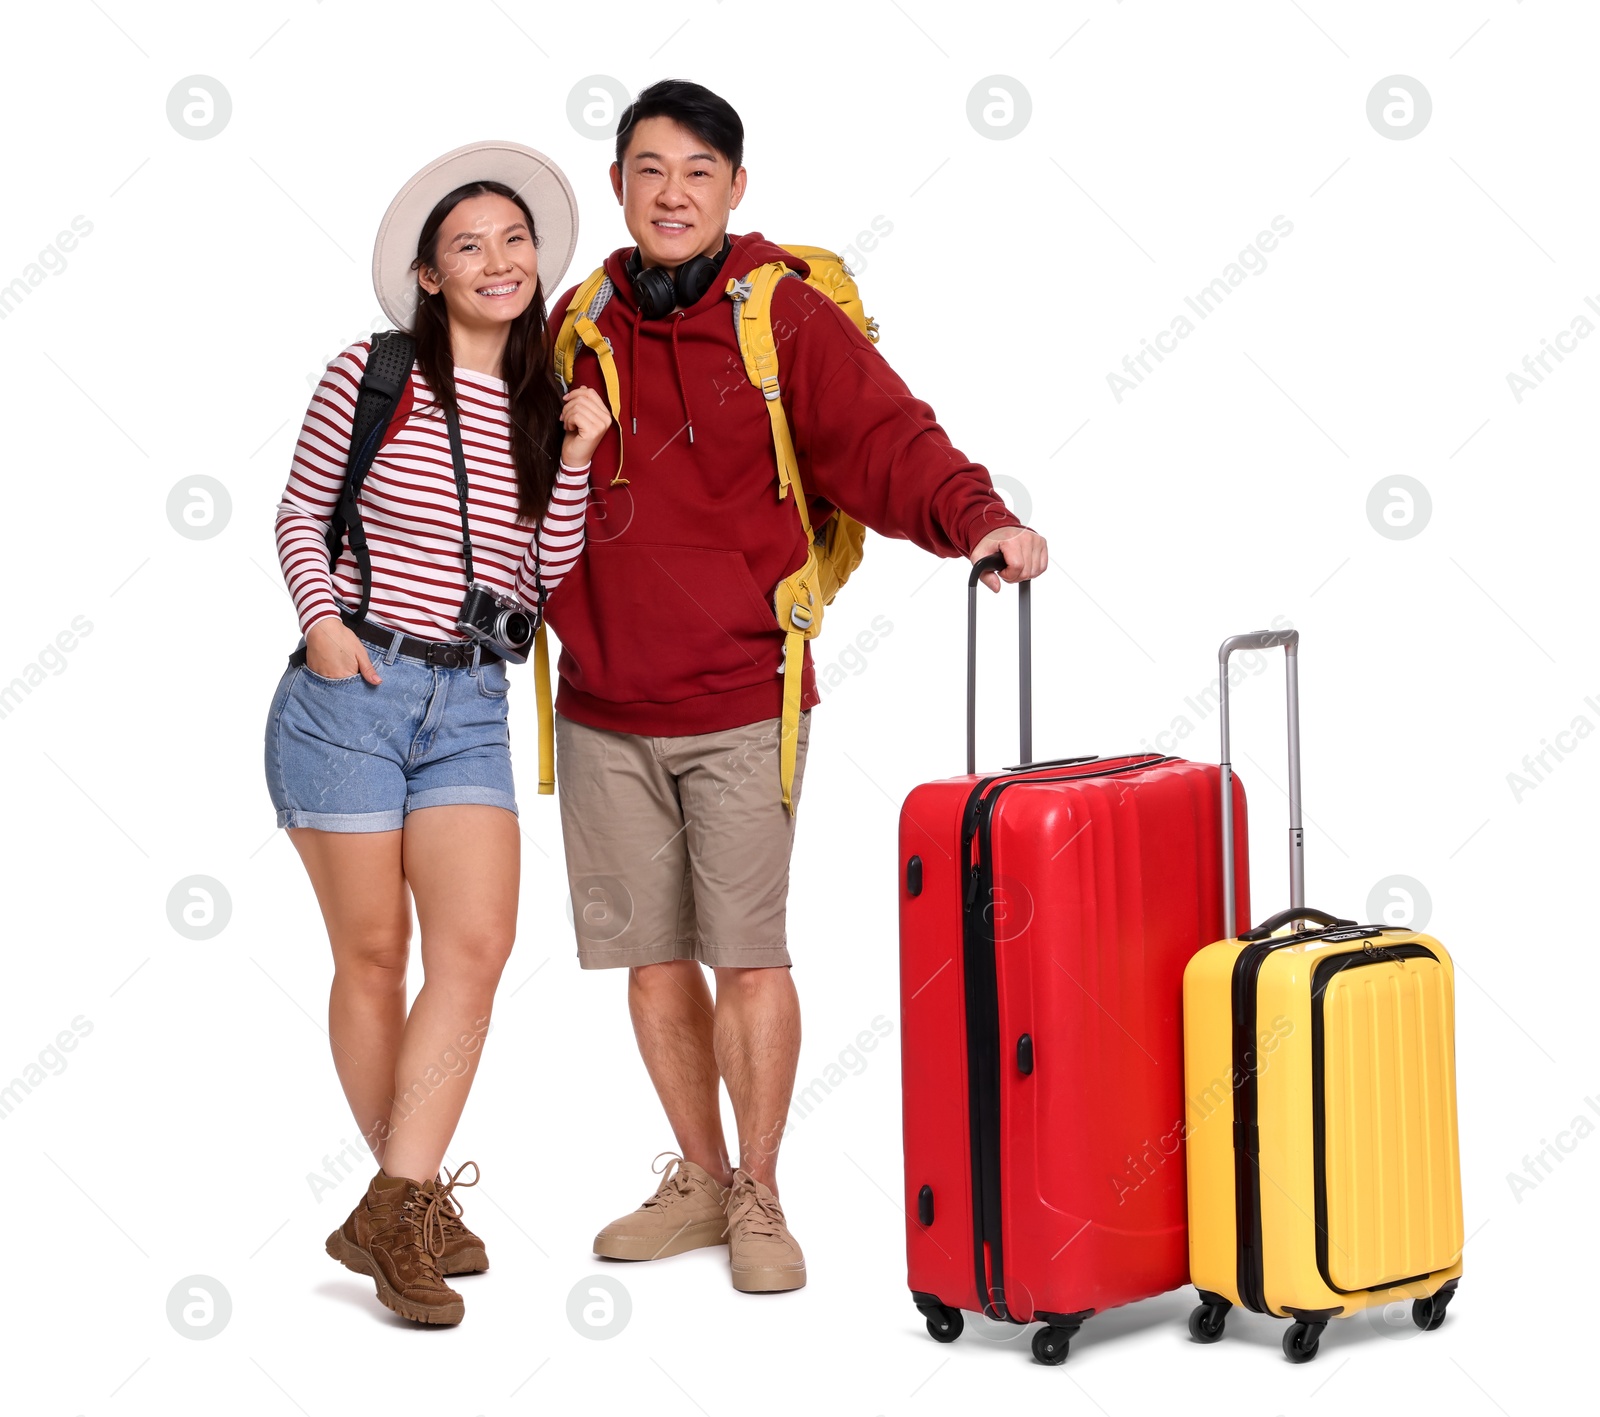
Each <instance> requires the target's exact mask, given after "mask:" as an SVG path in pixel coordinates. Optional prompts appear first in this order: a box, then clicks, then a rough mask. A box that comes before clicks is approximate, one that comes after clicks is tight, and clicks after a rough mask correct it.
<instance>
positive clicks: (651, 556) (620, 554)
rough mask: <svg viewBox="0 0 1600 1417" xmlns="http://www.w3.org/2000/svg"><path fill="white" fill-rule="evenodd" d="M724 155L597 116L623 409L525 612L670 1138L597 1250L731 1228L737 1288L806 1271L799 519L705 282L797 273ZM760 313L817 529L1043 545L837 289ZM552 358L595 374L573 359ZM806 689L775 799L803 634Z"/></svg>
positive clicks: (655, 1252)
mask: <svg viewBox="0 0 1600 1417" xmlns="http://www.w3.org/2000/svg"><path fill="white" fill-rule="evenodd" d="M743 147H744V128H743V125H742V124H741V123H740V121H739V117H738V115H737V114H736V113H735V112H734V111H733V109H732V108H731V107H730V106H729V105H728V103H727V102H726V101H724V100H723V99H721V98H719V97H717V96H716V95H715V94H713V93H711V92H710V91H709V90H707V89H705V88H702V87H701V86H700V85H698V84H692V83H685V82H679V81H676V80H667V81H663V82H661V83H658V84H654V85H652V86H651V87H650V88H648V89H646V90H645V91H644V92H643V93H641V94H640V95H639V96H638V98H637V99H636V100H635V101H634V103H633V104H632V105H630V106H629V107H628V108H627V109H626V110H624V112H623V114H622V116H621V120H620V124H619V127H618V131H617V143H616V161H615V163H614V164H613V165H612V168H611V184H612V190H613V191H614V192H615V193H616V197H617V200H618V202H619V203H620V204H621V206H622V209H623V218H624V220H625V221H626V223H627V227H628V231H629V234H630V235H631V236H632V237H633V240H634V242H635V246H634V247H633V248H628V247H624V248H623V249H621V250H618V251H615V252H613V253H612V254H611V256H610V257H608V258H607V260H606V263H605V271H606V274H607V275H608V276H609V278H610V281H611V283H612V285H613V286H614V287H615V290H614V293H613V294H612V295H611V297H610V299H609V301H608V302H607V303H606V304H605V305H604V308H603V309H602V310H601V311H600V313H599V315H598V317H597V326H598V330H599V333H600V334H601V335H603V336H604V337H605V339H606V340H608V341H609V342H610V353H611V357H612V361H613V363H614V365H615V369H616V377H617V381H618V384H619V388H618V390H617V392H618V402H619V405H620V409H621V413H620V417H619V419H618V428H617V431H616V433H615V435H610V434H608V435H607V437H606V438H605V440H604V441H603V442H602V444H601V446H600V449H599V451H598V452H597V453H596V455H595V459H594V464H593V470H592V474H591V480H592V484H593V487H594V493H593V501H592V503H591V507H590V513H589V524H588V548H587V551H586V553H585V557H584V559H583V560H582V561H580V562H579V564H578V566H577V568H576V569H575V570H574V571H573V572H572V573H571V574H570V575H569V576H568V578H567V581H566V582H565V584H564V585H563V587H562V589H561V591H560V593H559V594H558V595H556V596H554V597H553V598H552V601H551V605H550V623H551V626H552V627H553V629H554V630H555V632H556V634H557V635H558V636H559V637H560V639H561V642H562V646H563V652H562V656H561V660H560V665H559V670H560V678H561V687H560V693H559V696H558V698H557V701H556V708H557V722H556V738H557V744H558V753H559V761H560V772H559V773H558V774H557V777H558V781H559V790H560V796H561V820H562V827H563V831H564V834H565V839H566V850H567V871H568V876H569V880H570V884H571V889H572V900H573V908H574V916H575V922H576V925H577V933H578V954H579V960H580V963H581V964H582V965H583V967H584V968H590V969H593V968H607V967H624V966H625V967H627V969H628V971H629V978H628V1004H629V1009H630V1012H631V1014H632V1018H633V1026H634V1033H635V1036H636V1038H637V1040H638V1044H639V1050H640V1052H641V1054H642V1055H643V1058H644V1062H645V1065H646V1068H647V1069H648V1071H649V1074H650V1079H651V1081H652V1083H653V1084H654V1085H655V1089H656V1092H657V1093H658V1095H659V1096H660V1099H661V1104H662V1106H663V1107H664V1108H665V1110H666V1113H667V1118H668V1120H669V1121H670V1123H671V1125H672V1129H673V1133H674V1135H675V1136H676V1138H677V1142H678V1147H679V1150H680V1151H681V1153H682V1155H681V1156H680V1157H674V1158H673V1159H672V1160H671V1161H670V1162H669V1164H668V1165H667V1167H666V1171H665V1174H664V1176H663V1178H662V1181H661V1184H660V1186H659V1187H658V1189H657V1190H656V1192H655V1194H654V1195H652V1196H651V1197H650V1198H649V1199H648V1200H647V1201H646V1202H645V1203H644V1205H643V1206H641V1207H640V1208H639V1209H638V1210H636V1211H634V1212H632V1213H631V1214H629V1215H626V1216H623V1217H622V1218H621V1219H619V1220H617V1221H614V1222H613V1223H612V1224H610V1225H607V1226H606V1227H605V1228H604V1229H603V1230H602V1231H601V1232H600V1233H599V1235H598V1236H597V1237H596V1239H595V1252H596V1253H597V1254H599V1255H602V1256H607V1257H610V1258H614V1259H630V1260H643V1259H655V1258H660V1257H662V1256H665V1255H671V1254H677V1253H680V1252H681V1251H683V1250H688V1249H693V1248H696V1247H698V1246H701V1245H715V1244H722V1243H724V1242H726V1243H727V1245H728V1247H729V1258H730V1267H731V1271H732V1277H733V1284H734V1287H735V1288H736V1289H740V1290H747V1291H750V1290H778V1289H796V1288H799V1287H800V1286H801V1285H803V1284H804V1283H805V1260H804V1257H803V1254H802V1251H801V1249H800V1246H799V1244H798V1243H797V1242H796V1241H795V1239H794V1237H793V1236H792V1235H791V1234H790V1232H789V1229H788V1225H787V1222H786V1220H785V1218H784V1214H783V1210H782V1207H781V1206H780V1205H779V1203H778V1199H777V1189H778V1187H777V1177H776V1171H777V1157H778V1143H779V1140H780V1139H781V1137H782V1133H783V1124H784V1118H785V1117H786V1116H787V1114H788V1110H789V1101H790V1092H791V1089H792V1087H793V1085H794V1076H795V1066H796V1062H797V1060H798V1056H799V1048H800V1006H799V1000H798V997H797V995H796V993H795V987H794V984H793V982H792V980H791V978H790V973H789V968H788V966H789V963H790V960H789V953H788V949H787V940H786V936H785V930H784V907H785V900H786V897H787V894H788V879H789V856H790V848H791V845H792V842H793V832H794V818H793V816H792V814H791V811H790V809H789V808H788V807H786V806H785V805H784V802H783V801H782V800H781V796H780V791H779V767H778V760H779V751H778V749H779V734H780V723H781V717H780V711H781V709H782V705H783V688H784V680H783V677H782V668H783V664H784V657H785V656H784V644H785V636H784V632H783V630H781V629H780V628H779V625H778V621H777V619H776V617H775V614H774V609H773V603H772V596H773V590H774V587H775V586H776V585H777V584H778V582H779V581H780V580H781V579H783V578H784V577H785V576H787V575H789V574H790V573H791V572H793V571H795V570H796V569H797V568H798V567H799V566H800V565H801V564H802V562H803V561H804V560H805V557H806V537H805V532H804V530H803V529H802V525H801V521H800V517H799V515H798V513H797V510H796V508H795V506H794V504H793V501H792V499H784V500H780V498H779V496H778V481H777V462H776V458H775V454H774V448H773V426H772V423H771V422H770V421H769V418H768V413H767V410H766V407H765V402H764V400H763V398H762V396H761V393H760V392H759V391H758V390H757V389H755V388H754V387H753V386H752V385H751V384H750V383H749V381H748V379H747V378H746V375H745V370H744V365H743V362H742V360H741V357H740V352H739V345H738V342H737V338H736V335H735V330H734V322H733V306H732V304H731V303H730V301H729V299H728V297H727V295H726V294H725V287H726V285H727V282H728V279H729V278H730V277H741V278H742V277H743V276H744V275H746V274H747V273H748V272H749V271H751V270H752V269H754V268H756V267H758V266H761V265H763V264H765V263H767V262H770V261H774V260H785V261H786V262H787V264H788V265H790V266H791V267H792V268H793V269H795V270H797V271H799V272H800V273H801V274H802V275H803V274H805V273H806V272H807V268H806V266H805V263H804V262H802V261H800V260H798V259H797V258H794V257H790V256H786V254H785V253H784V252H783V251H782V250H781V249H780V248H779V247H777V246H775V245H773V244H772V243H771V242H768V241H766V240H764V239H763V238H762V237H761V236H759V235H749V236H738V237H733V238H731V239H730V238H727V236H726V232H727V227H728V221H729V214H730V212H731V211H732V210H733V209H734V208H735V207H737V206H738V205H739V202H740V201H741V199H742V198H743V196H744V192H745V183H746V173H745V169H744V167H743V165H742V156H743ZM574 293H575V291H573V290H569V291H568V292H567V293H566V294H565V295H564V296H563V297H562V299H561V300H560V301H558V302H557V304H556V307H555V309H554V310H553V311H552V312H551V328H552V329H556V328H559V326H560V324H561V321H562V319H563V317H564V315H565V312H566V308H567V306H568V304H569V303H570V302H571V301H572V299H573V296H574ZM588 308H592V305H591V306H590V307H588ZM772 321H773V328H774V331H775V333H776V336H777V340H778V362H779V366H780V380H781V389H782V398H783V404H784V408H785V410H786V411H787V414H788V420H789V425H790V427H791V429H792V431H793V440H794V444H795V448H796V453H797V458H798V463H799V468H800V472H801V482H802V485H803V487H804V488H805V490H806V492H807V493H808V494H809V496H810V499H811V507H812V519H813V521H814V522H815V521H817V520H818V519H820V518H821V517H825V516H826V515H827V514H828V513H829V512H830V511H831V510H832V509H833V508H835V507H837V508H842V509H843V510H844V511H845V512H847V513H848V514H849V515H851V516H852V517H854V518H856V519H857V520H859V521H861V522H864V523H865V524H866V525H867V526H868V527H870V528H872V529H873V530H875V531H878V532H879V533H881V534H883V535H885V536H898V537H904V538H908V539H910V540H911V541H914V542H915V543H916V544H917V545H919V546H921V547H923V548H924V549H925V550H927V551H931V552H933V553H934V554H935V555H941V556H957V555H963V556H969V557H971V558H972V559H973V560H974V561H976V560H978V559H980V558H981V557H983V556H986V555H989V554H991V553H993V552H996V551H999V552H1000V553H1001V554H1003V556H1004V557H1005V561H1006V570H1005V572H1004V579H1006V580H1010V581H1016V580H1022V579H1026V578H1029V577H1033V576H1037V575H1039V574H1040V573H1041V572H1042V571H1043V570H1044V568H1045V565H1046V547H1045V543H1044V539H1043V538H1042V537H1040V536H1039V535H1038V534H1037V533H1035V532H1032V531H1029V530H1027V529H1025V528H1023V527H1021V526H1019V525H1018V524H1017V521H1016V518H1015V517H1013V516H1012V515H1011V514H1010V512H1009V511H1008V510H1007V509H1006V507H1005V505H1004V503H1003V502H1001V500H1000V498H999V497H998V496H997V495H996V494H995V492H994V489H993V487H992V486H991V484H990V481H989V476H988V474H987V473H986V472H985V471H984V470H983V468H981V467H979V466H977V465H976V464H974V463H972V462H969V461H968V460H967V459H966V458H964V457H963V456H962V455H961V454H960V453H959V452H957V451H956V450H955V449H954V448H953V447H951V445H950V442H949V439H948V438H947V437H946V436H945V434H944V431H943V430H942V429H941V428H940V427H939V426H938V424H937V423H936V422H935V421H934V418H933V412H932V410H931V409H930V408H929V407H928V406H927V405H926V404H924V403H922V402H920V401H919V400H917V399H916V398H914V397H913V396H912V395H911V393H910V392H909V390H907V388H906V386H905V385H904V384H903V383H902V382H901V381H900V379H899V378H898V377H897V376H896V375H895V373H894V371H893V370H892V369H890V368H889V366H888V364H887V363H886V362H885V361H884V359H883V357H882V356H881V355H880V354H879V353H878V352H877V350H876V349H875V348H874V347H873V345H872V344H871V343H870V342H869V341H868V340H867V338H866V337H865V336H863V335H862V334H861V332H860V331H859V330H858V329H857V328H856V327H855V326H854V325H853V324H852V323H851V322H850V320H849V318H848V317H847V316H846V315H845V314H844V313H843V312H842V311H841V310H840V309H839V307H838V306H837V305H835V304H834V302H833V301H832V300H830V299H828V298H827V297H826V296H823V295H821V294H819V292H818V291H816V290H815V289H813V288H812V287H809V286H807V285H806V284H805V283H804V281H802V280H793V279H784V280H780V281H779V282H778V283H777V285H776V287H775V288H774V292H773V297H772ZM596 343H598V340H597V341H596ZM591 348H592V346H591ZM573 378H574V381H575V382H576V383H579V384H587V385H589V386H591V387H594V388H596V389H602V388H603V387H604V385H603V373H602V369H601V367H600V363H599V360H598V359H597V358H596V357H595V355H594V354H593V353H590V352H589V351H588V350H580V352H579V357H578V358H577V360H576V363H575V366H574V373H573ZM619 460H620V466H619ZM987 579H988V580H989V581H990V582H991V588H992V589H995V590H998V589H999V583H998V580H996V579H995V578H994V575H993V573H990V575H989V577H987ZM836 613H837V612H836ZM802 688H803V697H802V699H801V705H802V709H803V710H804V711H803V712H802V713H801V714H800V721H799V728H798V735H797V736H798V747H797V752H796V765H795V771H794V780H793V789H792V793H791V800H792V801H794V802H795V803H798V799H799V792H800V786H801V778H802V772H803V767H804V756H805V745H806V742H807V739H808V737H809V731H810V712H809V710H810V707H811V705H813V704H815V703H816V702H817V698H818V695H817V692H816V688H815V684H814V679H813V674H812V668H811V661H810V655H809V652H808V653H807V655H806V658H805V661H804V677H803V681H802ZM703 966H705V967H709V968H710V969H711V970H712V972H713V974H714V975H715V980H716V993H715V996H714V997H713V995H712V993H711V991H710V990H709V989H708V987H707V984H706V978H705V973H704V969H703ZM719 1079H720V1080H721V1081H722V1082H724V1083H726V1084H727V1088H728V1095H729V1097H730V1099H731V1101H732V1103H733V1111H734V1116H735V1118H736V1120H737V1124H738V1133H739V1136H738V1142H739V1150H738V1154H737V1163H738V1164H737V1166H731V1165H730V1158H729V1155H728V1150H727V1144H726V1141H725V1139H724V1136H723V1130H722V1122H721V1114H720V1110H719V1107H718V1095H717V1088H718V1082H719Z"/></svg>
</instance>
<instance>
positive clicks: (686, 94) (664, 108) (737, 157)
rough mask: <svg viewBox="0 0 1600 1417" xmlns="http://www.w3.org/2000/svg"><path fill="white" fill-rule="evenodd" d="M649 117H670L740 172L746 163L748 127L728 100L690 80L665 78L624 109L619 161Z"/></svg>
mask: <svg viewBox="0 0 1600 1417" xmlns="http://www.w3.org/2000/svg"><path fill="white" fill-rule="evenodd" d="M646 118H670V119H672V121H673V122H674V123H679V124H681V125H682V126H683V127H685V128H687V129H688V130H689V131H690V132H691V133H693V134H694V135H695V137H697V138H699V139H700V141H701V142H702V143H704V144H705V145H706V146H707V147H709V148H710V149H712V151H713V152H717V153H720V154H721V155H722V156H723V157H725V158H727V160H728V164H729V166H730V167H732V169H733V170H734V171H735V172H737V171H738V170H739V168H740V167H741V166H742V165H743V163H744V124H743V123H741V122H740V121H739V115H738V114H737V113H735V112H734V111H733V105H732V104H731V103H729V102H728V100H727V99H725V98H720V97H718V95H716V94H714V93H712V92H711V90H710V89H708V88H706V87H705V86H704V85H702V84H695V83H691V82H690V81H689V80H687V79H661V80H659V81H658V82H656V83H653V84H651V85H650V87H649V88H647V89H645V90H644V91H643V92H641V93H640V94H639V96H638V97H637V98H635V99H634V101H633V102H632V103H630V104H629V105H628V106H627V107H626V108H624V109H623V110H622V117H621V118H620V119H619V120H618V122H617V162H618V163H619V164H620V163H621V162H622V161H623V159H624V158H625V157H626V156H627V152H628V140H629V139H630V138H631V137H632V136H633V125H634V124H635V123H641V122H643V121H644V120H645V119H646Z"/></svg>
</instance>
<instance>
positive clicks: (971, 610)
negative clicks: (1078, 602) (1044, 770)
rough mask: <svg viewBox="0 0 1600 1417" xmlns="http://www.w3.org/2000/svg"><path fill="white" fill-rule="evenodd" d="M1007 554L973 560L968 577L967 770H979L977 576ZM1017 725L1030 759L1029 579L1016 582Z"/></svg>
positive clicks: (996, 567) (1001, 564) (998, 567)
mask: <svg viewBox="0 0 1600 1417" xmlns="http://www.w3.org/2000/svg"><path fill="white" fill-rule="evenodd" d="M1005 568H1006V558H1005V557H1004V556H1002V555H1001V554H1000V553H999V552H996V553H995V554H994V555H993V556H985V557H984V558H983V560H981V561H977V562H974V563H973V567H972V574H971V575H969V576H968V577H967V772H968V773H969V774H971V773H975V772H977V770H978V578H979V577H980V576H982V575H984V574H985V573H986V572H988V571H1003V570H1005ZM1017 679H1018V695H1017V698H1018V711H1017V712H1018V729H1019V732H1020V734H1021V738H1022V762H1023V765H1024V766H1026V765H1027V764H1028V763H1030V762H1031V761H1032V759H1033V609H1032V601H1031V600H1030V597H1029V593H1028V582H1027V581H1019V582H1018V583H1017Z"/></svg>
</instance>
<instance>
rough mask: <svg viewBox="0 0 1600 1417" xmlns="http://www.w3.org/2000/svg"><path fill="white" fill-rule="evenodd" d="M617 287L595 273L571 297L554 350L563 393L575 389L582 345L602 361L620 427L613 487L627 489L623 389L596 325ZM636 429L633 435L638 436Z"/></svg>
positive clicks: (602, 274) (613, 413)
mask: <svg viewBox="0 0 1600 1417" xmlns="http://www.w3.org/2000/svg"><path fill="white" fill-rule="evenodd" d="M615 289H616V287H615V286H613V285H612V284H611V277H610V276H608V275H607V274H606V270H605V267H604V266H601V267H600V268H599V269H598V270H596V271H593V272H592V273H591V274H590V275H589V278H588V279H587V280H585V281H584V283H583V284H582V285H580V286H579V287H578V288H577V289H576V290H575V291H573V293H572V299H571V300H570V301H569V302H568V303H567V313H566V314H565V315H563V316H562V318H561V328H560V330H559V331H557V333H556V342H555V349H554V356H555V366H556V377H557V378H558V379H560V380H561V391H562V392H563V393H565V392H566V391H567V390H568V389H570V388H571V387H572V376H573V372H574V371H575V369H576V367H577V363H578V346H579V345H580V344H582V345H583V346H584V347H585V348H586V349H589V350H591V351H593V353H594V356H595V358H596V359H598V360H599V361H600V376H601V378H602V379H604V380H605V386H606V402H607V403H608V404H610V406H611V417H612V419H613V420H614V421H615V423H616V425H617V432H618V435H619V436H618V438H617V471H616V475H615V476H614V477H613V478H612V479H611V486H613V487H620V486H626V485H627V482H628V479H627V478H626V477H624V476H623V475H622V439H621V436H620V434H621V432H622V387H621V384H620V383H619V381H618V379H617V361H616V360H615V359H614V358H613V357H612V354H611V341H610V340H608V339H607V338H606V337H605V336H604V335H603V334H601V333H600V326H599V325H598V324H597V323H596V321H598V320H599V318H600V312H601V311H602V310H604V309H605V308H606V306H607V305H608V304H610V302H611V296H612V293H613V292H614V291H615ZM638 431H639V430H638V429H637V428H635V429H634V432H636V433H637V432H638Z"/></svg>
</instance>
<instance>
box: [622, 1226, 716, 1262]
mask: <svg viewBox="0 0 1600 1417" xmlns="http://www.w3.org/2000/svg"><path fill="white" fill-rule="evenodd" d="M727 1231H728V1226H727V1222H726V1221H724V1220H702V1221H700V1222H699V1223H698V1224H695V1225H685V1226H684V1227H683V1229H681V1230H679V1231H677V1232H676V1233H675V1234H673V1235H671V1236H669V1237H668V1238H667V1239H666V1240H664V1241H663V1240H656V1239H653V1238H651V1237H649V1236H645V1235H596V1236H595V1237H594V1252H595V1254H597V1255H599V1256H600V1257H601V1259H607V1260H664V1259H666V1258H667V1257H668V1256H669V1255H681V1254H682V1253H683V1252H684V1251H685V1250H700V1249H704V1248H705V1247H706V1246H708V1245H725V1244H727V1243H728V1234H727Z"/></svg>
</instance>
